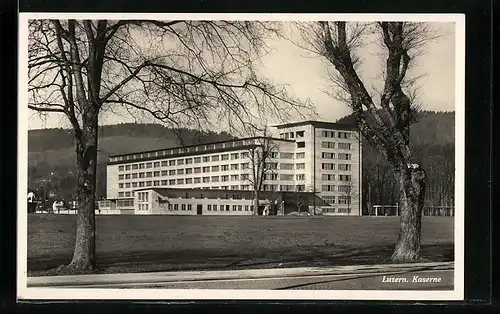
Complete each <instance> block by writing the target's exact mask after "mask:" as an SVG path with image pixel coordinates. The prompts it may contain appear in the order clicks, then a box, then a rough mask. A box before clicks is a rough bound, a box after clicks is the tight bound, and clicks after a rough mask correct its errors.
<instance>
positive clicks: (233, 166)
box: [231, 164, 239, 170]
mask: <svg viewBox="0 0 500 314" xmlns="http://www.w3.org/2000/svg"><path fill="white" fill-rule="evenodd" d="M231 170H239V165H238V164H232V165H231Z"/></svg>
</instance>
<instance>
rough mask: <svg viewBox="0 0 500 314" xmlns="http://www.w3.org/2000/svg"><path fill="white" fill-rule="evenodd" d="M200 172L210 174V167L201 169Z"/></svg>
mask: <svg viewBox="0 0 500 314" xmlns="http://www.w3.org/2000/svg"><path fill="white" fill-rule="evenodd" d="M202 171H203V172H204V173H205V172H210V167H203V168H202Z"/></svg>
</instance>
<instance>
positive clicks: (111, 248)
mask: <svg viewBox="0 0 500 314" xmlns="http://www.w3.org/2000/svg"><path fill="white" fill-rule="evenodd" d="M96 225H97V243H96V250H97V253H96V254H97V263H98V267H99V269H100V270H99V272H103V273H119V272H145V271H169V270H172V271H173V270H209V269H211V270H215V269H239V268H273V267H303V266H336V265H354V264H375V263H387V262H390V256H391V253H392V250H393V248H394V244H395V243H396V241H397V237H398V232H399V218H398V217H276V216H275V217H272V216H271V217H269V216H268V217H262V216H261V217H237V216H233V217H217V216H212V217H207V216H203V217H200V216H98V217H96ZM75 228H76V217H74V216H69V215H44V214H35V215H29V217H28V275H29V276H41V275H48V274H52V272H51V271H50V270H51V269H54V268H56V267H58V266H60V265H62V264H67V263H69V262H70V260H71V255H72V252H73V245H74V234H75ZM453 231H454V230H453V217H424V218H423V222H422V258H423V259H426V260H430V261H452V260H453V237H454V236H453Z"/></svg>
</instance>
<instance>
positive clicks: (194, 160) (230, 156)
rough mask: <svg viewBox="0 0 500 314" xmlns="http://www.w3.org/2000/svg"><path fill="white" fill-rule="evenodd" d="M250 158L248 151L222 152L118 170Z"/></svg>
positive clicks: (126, 166)
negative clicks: (220, 153)
mask: <svg viewBox="0 0 500 314" xmlns="http://www.w3.org/2000/svg"><path fill="white" fill-rule="evenodd" d="M276 154H277V153H273V156H274V157H273V156H271V158H276V157H277V155H276ZM240 157H241V158H242V159H244V158H248V152H242V153H231V154H222V155H213V156H203V157H189V158H180V159H175V160H174V159H172V160H163V161H155V162H144V163H139V164H132V165H124V166H118V171H128V170H137V169H149V168H159V167H172V166H182V165H191V164H199V163H201V162H204V163H205V162H210V161H220V160H222V161H225V160H236V159H240Z"/></svg>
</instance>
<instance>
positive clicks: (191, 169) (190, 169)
mask: <svg viewBox="0 0 500 314" xmlns="http://www.w3.org/2000/svg"><path fill="white" fill-rule="evenodd" d="M185 171H186V174H192V173H193V168H186V169H185Z"/></svg>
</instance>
